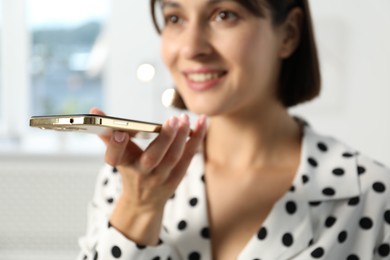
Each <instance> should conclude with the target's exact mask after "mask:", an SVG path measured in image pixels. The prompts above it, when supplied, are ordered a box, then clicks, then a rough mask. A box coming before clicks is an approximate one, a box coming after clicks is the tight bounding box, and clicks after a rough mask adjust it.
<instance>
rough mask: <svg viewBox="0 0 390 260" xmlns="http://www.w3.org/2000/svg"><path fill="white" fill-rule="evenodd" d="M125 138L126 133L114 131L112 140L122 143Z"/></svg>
mask: <svg viewBox="0 0 390 260" xmlns="http://www.w3.org/2000/svg"><path fill="white" fill-rule="evenodd" d="M125 138H126V133H125V132H121V131H115V132H114V140H115V141H116V142H117V143H122V142H123V141H124V140H125Z"/></svg>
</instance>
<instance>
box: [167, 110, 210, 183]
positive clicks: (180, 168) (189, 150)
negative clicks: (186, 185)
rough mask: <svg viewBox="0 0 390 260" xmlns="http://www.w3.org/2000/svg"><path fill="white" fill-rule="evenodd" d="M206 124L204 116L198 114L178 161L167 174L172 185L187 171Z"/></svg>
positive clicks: (200, 142)
mask: <svg viewBox="0 0 390 260" xmlns="http://www.w3.org/2000/svg"><path fill="white" fill-rule="evenodd" d="M206 125H207V124H206V117H205V116H203V115H202V116H200V117H199V119H198V121H197V123H196V126H195V129H194V131H193V132H192V135H191V139H190V140H189V141H188V142H187V144H186V146H185V149H184V151H183V155H182V156H181V159H180V161H179V162H178V163H177V164H176V165H175V168H174V169H173V170H172V174H171V175H170V176H169V180H168V182H170V183H171V184H173V185H174V186H177V185H178V183H179V182H180V181H181V179H182V178H183V176H184V175H185V173H186V171H187V168H188V166H189V165H190V163H191V160H192V158H193V157H194V155H195V154H196V152H197V151H198V149H199V147H200V146H201V144H202V142H203V140H204V137H205V135H206V129H207V127H206Z"/></svg>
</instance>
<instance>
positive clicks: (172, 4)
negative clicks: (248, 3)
mask: <svg viewBox="0 0 390 260" xmlns="http://www.w3.org/2000/svg"><path fill="white" fill-rule="evenodd" d="M221 2H238V1H237V0H209V1H208V4H218V3H221ZM161 7H162V8H164V7H176V8H178V7H180V4H179V3H177V2H174V1H170V0H162V1H161Z"/></svg>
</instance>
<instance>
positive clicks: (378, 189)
mask: <svg viewBox="0 0 390 260" xmlns="http://www.w3.org/2000/svg"><path fill="white" fill-rule="evenodd" d="M372 188H373V189H374V191H376V192H378V193H382V192H384V191H385V190H386V186H385V185H384V184H383V183H382V182H375V183H374V184H373V185H372Z"/></svg>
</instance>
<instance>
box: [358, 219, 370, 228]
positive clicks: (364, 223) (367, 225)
mask: <svg viewBox="0 0 390 260" xmlns="http://www.w3.org/2000/svg"><path fill="white" fill-rule="evenodd" d="M359 225H360V227H361V228H362V229H370V228H372V225H373V222H372V220H371V219H370V218H368V217H364V218H361V219H360V221H359Z"/></svg>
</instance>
